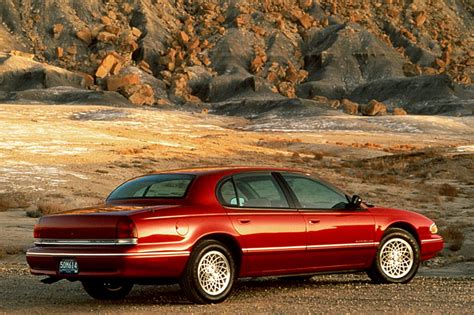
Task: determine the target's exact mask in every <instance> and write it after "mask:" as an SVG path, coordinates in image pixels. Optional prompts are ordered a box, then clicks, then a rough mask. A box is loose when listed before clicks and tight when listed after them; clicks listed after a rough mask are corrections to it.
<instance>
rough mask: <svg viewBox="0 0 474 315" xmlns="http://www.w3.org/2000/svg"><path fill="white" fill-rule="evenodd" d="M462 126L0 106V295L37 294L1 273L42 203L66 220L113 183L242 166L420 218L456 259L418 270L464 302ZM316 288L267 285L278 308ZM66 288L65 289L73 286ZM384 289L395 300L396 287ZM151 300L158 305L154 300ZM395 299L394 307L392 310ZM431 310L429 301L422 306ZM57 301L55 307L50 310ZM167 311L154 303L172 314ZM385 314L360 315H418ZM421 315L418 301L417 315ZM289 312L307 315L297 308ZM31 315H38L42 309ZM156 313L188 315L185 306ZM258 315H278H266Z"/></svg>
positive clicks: (348, 281)
mask: <svg viewBox="0 0 474 315" xmlns="http://www.w3.org/2000/svg"><path fill="white" fill-rule="evenodd" d="M473 126H474V118H473V117H462V118H456V117H441V116H437V117H433V116H406V117H396V116H385V117H371V118H364V117H354V116H351V117H346V116H331V117H328V116H321V117H311V118H309V117H295V118H291V117H287V118H286V119H280V118H278V117H262V118H258V119H255V120H246V119H243V118H236V117H224V116H215V115H212V114H203V113H192V112H176V111H166V110H156V109H140V108H120V109H118V108H111V107H97V106H41V105H0V197H2V198H3V199H4V200H5V199H6V200H14V201H15V203H16V205H15V207H14V208H16V209H9V210H8V211H3V212H1V211H0V226H1V227H2V229H0V239H1V244H0V245H1V246H0V247H1V248H3V249H7V251H6V253H5V250H4V254H3V256H4V257H3V258H0V265H1V266H2V268H1V269H0V276H1V277H2V279H3V280H6V282H5V281H3V280H2V283H6V284H8V283H15V282H16V281H21V282H23V281H26V283H28V284H31V286H30V285H28V287H29V288H33V287H35V286H36V285H37V286H38V288H42V287H41V286H40V284H39V283H37V279H33V278H32V277H30V276H26V275H21V274H16V272H13V274H12V273H9V272H7V271H8V270H16V267H15V266H16V264H17V263H20V264H24V258H23V256H22V255H21V252H22V251H24V250H25V249H26V248H28V247H29V246H31V244H32V227H33V225H34V223H35V222H36V219H34V218H29V217H27V216H26V211H34V210H36V209H37V207H38V204H41V203H44V202H49V203H53V204H55V205H56V206H57V207H58V208H59V209H69V208H77V207H82V206H86V205H91V204H95V203H99V202H100V201H101V200H103V199H104V198H105V197H106V196H107V194H108V193H109V192H110V190H111V189H112V188H114V187H115V186H116V185H118V184H119V183H121V182H122V181H124V180H126V179H128V178H130V177H133V176H137V175H140V174H143V173H147V172H150V171H152V170H163V169H173V168H182V167H192V166H210V165H244V164H245V165H270V166H288V167H295V168H300V169H305V170H308V171H311V172H314V173H316V174H318V175H320V176H322V177H324V178H326V179H328V180H330V181H331V182H333V183H335V184H337V185H338V186H340V187H342V188H344V189H345V190H347V191H348V192H349V193H358V194H360V195H362V197H363V198H364V199H366V200H368V201H370V202H372V203H376V204H381V205H386V206H393V207H399V208H406V209H411V210H415V211H418V212H421V213H424V214H426V215H428V216H429V217H431V218H432V219H434V220H435V221H436V222H437V223H438V225H439V226H440V228H441V230H442V231H448V232H446V235H447V236H448V247H450V245H452V244H455V243H456V242H457V244H458V245H460V248H455V247H456V246H454V247H453V248H454V249H456V250H450V249H448V248H447V249H445V251H444V252H443V253H442V254H441V256H440V257H438V258H436V259H435V260H433V261H431V262H430V263H428V264H427V265H426V266H425V267H424V269H423V270H425V271H423V272H425V274H426V275H429V276H436V277H439V276H448V277H452V276H464V277H470V278H467V279H470V280H463V281H464V282H463V281H460V282H457V281H458V280H452V281H451V280H449V281H448V282H447V283H448V285H447V286H448V287H450V288H451V287H452V288H453V292H454V291H456V290H458V289H456V288H459V287H460V286H461V287H465V288H466V289H468V290H470V292H472V277H473V276H474V268H473V265H474V264H473V262H474V223H473V222H472V220H471V219H470V218H472V217H474V206H473V204H474V202H473V200H474V182H473V179H474V166H473V161H474V137H473V136H474V127H473ZM442 185H448V186H449V187H451V188H452V189H454V193H453V192H451V193H445V192H443V190H442V189H441V188H442ZM449 187H448V188H449ZM401 196H402V197H401ZM453 230H456V231H460V232H461V235H462V236H463V238H464V239H463V240H460V239H459V235H457V236H456V235H454V236H453V235H452V231H453ZM450 231H451V232H450ZM12 248H13V249H12ZM18 253H19V254H20V255H17V254H18ZM11 268H13V269H11ZM21 268H24V265H22V267H21ZM21 268H20V269H21ZM22 270H23V269H22ZM423 272H422V274H423ZM323 279H324V280H322V281H323V282H324V284H323V290H330V291H331V290H337V289H338V288H352V289H357V290H347V291H351V293H348V296H346V298H348V299H350V300H353V299H356V297H357V296H356V295H354V294H355V293H354V292H357V291H358V290H359V289H360V287H362V288H363V290H364V292H365V293H364V294H365V295H364V296H367V298H368V299H370V300H373V299H372V298H369V297H370V295H371V294H372V293H373V291H374V290H375V291H377V289H375V288H378V287H374V289H370V288H369V285H368V284H366V283H365V281H366V279H365V278H364V279H363V280H361V279H360V278H357V277H356V278H355V280H354V279H353V278H350V277H349V278H347V277H343V278H342V280H335V283H331V281H332V279H334V278H328V279H330V280H327V279H326V278H323ZM441 279H444V278H435V279H434V280H433V279H432V278H429V279H424V278H420V279H419V280H417V281H415V284H414V286H415V287H417V286H420V287H423V286H425V285H426V287H430V286H431V285H435V287H438V286H444V284H443V285H442V283H443V281H444V280H441ZM318 281H320V280H317V281H316V282H314V283H311V284H310V285H306V284H305V285H304V286H302V287H298V289H296V291H294V292H293V287H292V286H288V285H287V284H282V283H277V286H278V287H280V286H281V287H282V289H281V290H283V292H287V291H289V292H290V293H288V292H287V293H288V294H287V293H284V294H287V295H284V296H286V297H285V298H290V297H291V296H298V294H299V293H301V292H306V290H309V289H313V288H315V287H317V286H318V287H319V286H320V285H321V284H320V283H319V282H318ZM338 281H342V282H338ZM466 281H467V282H466ZM425 282H426V283H425ZM67 286H68V287H67V288H72V287H75V286H77V284H67ZM247 286H250V287H252V288H254V287H257V293H256V296H257V299H263V298H264V297H265V296H267V295H268V294H272V296H273V295H275V296H279V294H283V293H281V291H280V289H279V290H277V289H270V287H272V286H271V285H269V286H268V288H267V285H266V284H261V282H256V284H255V283H253V282H251V283H250V284H249V283H246V284H243V285H242V287H241V289H239V292H240V293H238V294H237V296H240V295H246V294H247V293H245V292H246V290H247ZM2 287H3V288H1V291H4V288H5V287H4V285H3V284H2ZM290 287H291V290H290ZM56 288H58V287H56ZM384 288H388V289H387V290H388V291H391V290H395V291H397V290H396V289H394V288H395V287H390V286H387V287H384ZM54 290H59V289H54ZM67 290H69V291H67V292H70V293H68V295H67V297H65V298H67V299H68V300H71V301H73V300H76V299H82V300H84V301H86V300H87V297H86V296H85V295H83V294H82V293H76V290H74V293H72V289H67ZM173 290H175V289H173V288H172V289H171V291H173ZM447 290H448V289H447ZM449 290H450V289H449ZM171 291H170V292H171ZM408 291H410V290H408ZM408 291H407V292H408ZM55 292H56V291H55ZM140 292H141V291H140ZM152 292H154V293H156V295H160V294H161V293H159V292H158V291H156V290H155V291H153V290H152ZM160 292H161V291H160ZM328 292H329V291H328ZM430 292H431V291H430ZM440 292H441V291H440ZM456 292H457V291H456ZM313 293H314V292H313ZM313 293H311V294H313ZM15 294H17V293H11V294H10V295H9V297H8V298H9V299H10V300H8V299H7V300H8V301H7V302H6V304H5V307H8V308H11V309H14V310H17V311H28V310H32V309H31V308H30V307H28V308H22V307H20V306H19V305H17V306H15V307H14V302H12V299H16V298H17V297H18V296H17V295H15ZM25 294H30V293H25ZM51 294H52V293H51ZM69 294H72V295H69ZM170 294H171V293H166V294H165V296H168V297H169V296H170ZM314 294H316V293H314ZM318 294H320V293H318ZM400 294H401V295H403V294H402V293H400ZM426 294H428V293H426ZM433 294H434V293H433ZM63 295H64V294H63ZM76 295H77V296H76ZM79 295H81V296H79ZM401 295H400V296H399V297H400V301H403V297H401ZM427 296H428V295H427ZM440 296H441V293H440ZM469 296H470V299H471V300H470V303H472V294H471V295H468V298H467V300H463V301H464V302H462V303H461V302H460V304H459V308H456V309H453V311H462V310H463V305H464V304H463V303H465V302H466V301H467V302H469V301H468V300H469ZM134 297H135V298H138V300H139V301H138V302H137V303H134V304H135V305H136V304H140V303H141V302H140V301H142V299H141V298H139V297H138V295H137V293H136V294H134V295H132V297H131V299H134ZM258 297H260V298H258ZM435 300H436V299H435V298H430V301H435ZM62 301H63V299H62V298H61V299H58V300H57V301H56V302H55V303H62ZM173 301H174V300H173V299H171V300H169V301H165V302H163V303H164V304H170V303H171V304H173V303H174V302H173ZM242 301H244V300H242ZM314 301H315V304H314V305H316V304H317V303H319V302H321V297H319V298H315V299H314ZM318 301H319V302H318ZM333 302H334V301H333ZM44 303H46V302H44ZM44 303H43V304H44ZM84 303H85V304H84V305H83V306H84V308H81V310H83V311H89V310H93V309H97V308H99V310H100V305H98V304H97V303H96V304H94V305H95V306H94V305H92V304H89V303H91V302H84ZM231 303H235V302H231ZM239 303H243V305H244V308H237V309H240V310H242V311H245V310H247V311H250V309H248V308H245V305H247V306H248V305H250V304H246V303H247V301H245V302H239ZM248 303H250V302H248ZM384 303H385V304H384V305H385V306H384V307H380V308H378V307H376V306H375V305H376V304H377V303H375V302H374V304H373V305H374V306H373V307H371V308H370V309H372V310H379V311H381V310H392V311H393V310H395V309H397V310H404V311H415V312H416V311H417V310H421V309H419V308H413V309H412V308H409V307H408V308H403V309H398V308H395V309H393V308H392V309H391V308H390V305H392V304H390V303H388V304H387V303H386V302H384ZM430 303H431V302H429V301H428V302H426V305H430ZM436 303H438V302H436ZM436 303H435V304H436ZM439 303H443V302H442V301H441V302H439ZM0 304H1V303H0ZM132 304H133V303H132ZM426 305H425V306H426ZM433 305H434V304H433ZM437 305H438V304H437ZM31 307H32V306H31ZM41 307H44V305H43V306H41ZM269 307H270V306H269ZM295 307H296V306H295ZM345 307H347V308H345ZM349 307H350V305H346V306H344V307H343V308H340V309H337V310H349V311H354V310H355V309H351V308H349ZM152 309H153V308H151V309H148V308H143V309H140V310H152ZM230 309H232V308H227V309H222V310H224V311H225V310H227V311H230ZM295 309H298V310H303V311H304V310H306V311H310V309H308V308H295ZM0 310H1V308H0ZM33 310H39V311H46V309H45V308H38V309H34V308H33ZM115 310H118V311H125V308H123V307H122V306H118V308H110V309H107V311H115ZM128 310H130V309H128ZM166 310H167V311H174V310H178V311H193V310H192V309H188V306H183V307H182V308H181V307H178V308H176V309H175V308H172V307H171V308H167V309H166ZM264 310H266V311H272V310H274V311H277V312H278V311H282V312H283V310H277V309H273V308H271V307H270V308H263V309H262V311H264ZM287 310H289V309H287ZM359 310H360V311H363V310H367V308H360V309H359ZM102 311H106V309H102ZM195 311H199V312H201V311H203V312H206V311H211V309H206V308H200V309H195Z"/></svg>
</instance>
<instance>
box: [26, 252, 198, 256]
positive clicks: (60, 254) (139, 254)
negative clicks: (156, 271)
mask: <svg viewBox="0 0 474 315" xmlns="http://www.w3.org/2000/svg"><path fill="white" fill-rule="evenodd" d="M189 255H190V252H188V251H175V252H145V253H36V252H27V253H26V256H42V257H50V256H52V257H56V256H61V257H69V256H72V257H124V256H126V257H129V256H134V257H149V256H152V257H153V256H158V257H170V256H189Z"/></svg>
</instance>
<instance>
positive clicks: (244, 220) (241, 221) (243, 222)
mask: <svg viewBox="0 0 474 315" xmlns="http://www.w3.org/2000/svg"><path fill="white" fill-rule="evenodd" d="M239 222H240V223H242V224H245V223H250V219H239Z"/></svg>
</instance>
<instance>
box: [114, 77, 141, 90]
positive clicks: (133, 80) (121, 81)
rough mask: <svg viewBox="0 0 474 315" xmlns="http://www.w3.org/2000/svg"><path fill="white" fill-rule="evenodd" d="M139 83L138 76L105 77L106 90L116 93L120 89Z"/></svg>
mask: <svg viewBox="0 0 474 315" xmlns="http://www.w3.org/2000/svg"><path fill="white" fill-rule="evenodd" d="M138 83H140V77H139V76H138V74H125V75H114V76H109V77H107V90H108V91H118V90H119V89H120V88H122V87H124V86H127V85H134V84H138Z"/></svg>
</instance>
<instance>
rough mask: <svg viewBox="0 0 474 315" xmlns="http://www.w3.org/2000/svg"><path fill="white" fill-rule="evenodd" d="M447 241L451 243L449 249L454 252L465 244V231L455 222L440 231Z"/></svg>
mask: <svg viewBox="0 0 474 315" xmlns="http://www.w3.org/2000/svg"><path fill="white" fill-rule="evenodd" d="M440 234H441V235H442V236H443V238H444V240H445V241H446V243H448V244H449V247H448V248H449V249H450V250H452V251H453V252H455V251H458V250H460V249H461V247H462V245H463V244H464V239H465V237H464V233H463V231H462V229H461V228H460V227H459V226H457V225H454V224H450V225H448V226H447V227H446V228H444V229H442V230H441V231H440Z"/></svg>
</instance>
